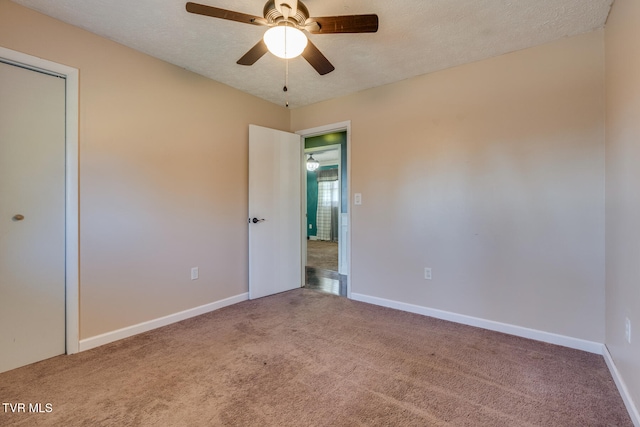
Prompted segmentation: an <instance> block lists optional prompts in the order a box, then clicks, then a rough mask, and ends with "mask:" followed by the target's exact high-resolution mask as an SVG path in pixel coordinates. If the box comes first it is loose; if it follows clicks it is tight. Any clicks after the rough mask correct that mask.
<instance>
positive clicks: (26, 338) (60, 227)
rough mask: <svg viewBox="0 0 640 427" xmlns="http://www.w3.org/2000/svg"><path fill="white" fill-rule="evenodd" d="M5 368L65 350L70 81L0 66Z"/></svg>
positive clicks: (0, 338)
mask: <svg viewBox="0 0 640 427" xmlns="http://www.w3.org/2000/svg"><path fill="white" fill-rule="evenodd" d="M0 349H1V351H0V372H3V371H7V370H10V369H14V368H17V367H20V366H23V365H27V364H29V363H33V362H36V361H39V360H43V359H46V358H49V357H53V356H56V355H59V354H63V353H64V352H65V80H64V79H63V78H60V77H57V76H52V75H49V74H45V73H41V72H38V71H33V70H28V69H25V68H21V67H18V66H15V65H10V64H6V63H0Z"/></svg>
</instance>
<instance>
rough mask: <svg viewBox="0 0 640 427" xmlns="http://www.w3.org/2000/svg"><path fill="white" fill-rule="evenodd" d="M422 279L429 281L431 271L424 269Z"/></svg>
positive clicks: (427, 268)
mask: <svg viewBox="0 0 640 427" xmlns="http://www.w3.org/2000/svg"><path fill="white" fill-rule="evenodd" d="M424 278H425V279H426V280H431V269H430V268H429V267H426V268H425V269H424Z"/></svg>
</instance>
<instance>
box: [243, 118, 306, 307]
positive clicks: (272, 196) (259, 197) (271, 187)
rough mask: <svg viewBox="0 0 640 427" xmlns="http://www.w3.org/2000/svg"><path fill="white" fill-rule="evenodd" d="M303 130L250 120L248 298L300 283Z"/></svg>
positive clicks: (301, 281) (293, 287)
mask: <svg viewBox="0 0 640 427" xmlns="http://www.w3.org/2000/svg"><path fill="white" fill-rule="evenodd" d="M301 164H302V145H301V143H300V136H299V135H296V134H292V133H288V132H282V131H278V130H274V129H268V128H264V127H260V126H255V125H251V126H249V298H250V299H255V298H260V297H264V296H267V295H272V294H276V293H279V292H284V291H288V290H291V289H295V288H299V287H301V286H302V285H303V277H302V257H301V252H300V251H301V245H302V237H301V236H302V218H301V204H300V201H301V181H302V179H301V169H300V168H301Z"/></svg>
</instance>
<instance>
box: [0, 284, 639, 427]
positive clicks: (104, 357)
mask: <svg viewBox="0 0 640 427" xmlns="http://www.w3.org/2000/svg"><path fill="white" fill-rule="evenodd" d="M0 400H1V401H2V402H7V403H18V402H22V403H26V404H28V403H42V404H43V410H44V408H46V406H45V404H46V403H49V404H51V409H52V411H51V412H49V413H46V412H45V413H34V414H29V413H10V412H9V413H7V412H6V410H5V411H2V410H1V409H0V425H2V426H9V425H19V426H38V425H52V426H226V425H228V426H510V427H513V426H545V427H551V426H562V427H567V426H581V427H582V426H631V425H632V424H631V421H630V419H629V417H628V414H627V413H626V411H625V408H624V406H623V402H622V399H621V397H620V395H619V394H618V393H617V391H616V388H615V385H614V383H613V381H612V379H611V376H610V374H609V372H608V370H607V368H606V366H605V363H604V361H603V359H602V357H601V356H598V355H594V354H589V353H584V352H581V351H577V350H572V349H568V348H563V347H558V346H554V345H549V344H544V343H540V342H535V341H530V340H526V339H522V338H518V337H513V336H508V335H504V334H500V333H495V332H490V331H485V330H481V329H476V328H472V327H468V326H463V325H458V324H454V323H449V322H445V321H441V320H436V319H432V318H428V317H423V316H419V315H414V314H410V313H404V312H400V311H395V310H391V309H386V308H381V307H376V306H372V305H368V304H364V303H359V302H355V301H350V300H348V299H346V298H340V297H336V296H332V295H327V294H323V293H319V292H315V291H310V290H306V289H300V290H294V291H291V292H287V293H283V294H279V295H276V296H272V297H267V298H263V299H259V300H254V301H246V302H243V303H240V304H236V305H234V306H231V307H227V308H224V309H221V310H218V311H215V312H212V313H209V314H206V315H203V316H199V317H196V318H193V319H189V320H186V321H183V322H180V323H177V324H173V325H170V326H167V327H164V328H161V329H157V330H154V331H151V332H148V333H145V334H141V335H138V336H135V337H131V338H128V339H125V340H122V341H118V342H115V343H112V344H109V345H106V346H103V347H100V348H96V349H93V350H90V351H86V352H83V353H79V354H76V355H72V356H59V357H55V358H53V359H49V360H46V361H43V362H39V363H36V364H33V365H30V366H26V367H23V368H19V369H16V370H13V371H9V372H6V373H3V374H0Z"/></svg>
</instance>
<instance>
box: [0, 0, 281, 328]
mask: <svg viewBox="0 0 640 427" xmlns="http://www.w3.org/2000/svg"><path fill="white" fill-rule="evenodd" d="M0 46H3V47H6V48H9V49H13V50H17V51H21V52H24V53H27V54H30V55H34V56H38V57H41V58H44V59H48V60H51V61H54V62H58V63H61V64H65V65H69V66H72V67H75V68H78V69H79V70H80V223H81V227H80V236H81V238H80V248H81V249H80V257H81V270H80V280H81V287H80V325H81V338H88V337H92V336H95V335H98V334H101V333H105V332H109V331H113V330H116V329H119V328H122V327H126V326H130V325H134V324H137V323H140V322H144V321H147V320H152V319H156V318H158V317H162V316H165V315H168V314H172V313H176V312H179V311H182V310H186V309H189V308H193V307H197V306H200V305H203V304H207V303H210V302H214V301H219V300H221V299H224V298H227V297H231V296H235V295H238V294H241V293H244V292H247V268H248V266H247V226H246V217H247V157H248V154H247V149H248V148H247V147H248V144H247V139H248V124H249V123H254V124H258V125H262V126H268V127H272V128H277V129H285V130H286V129H288V127H289V112H288V111H287V110H286V109H284V108H281V107H278V106H275V105H274V104H271V103H268V102H266V101H263V100H260V99H258V98H255V97H252V96H249V95H246V94H243V93H241V92H239V91H237V90H234V89H231V88H229V87H227V86H224V85H222V84H219V83H216V82H214V81H211V80H208V79H205V78H203V77H200V76H198V75H195V74H193V73H190V72H187V71H185V70H183V69H181V68H179V67H175V66H172V65H169V64H167V63H165V62H162V61H159V60H157V59H154V58H151V57H149V56H146V55H143V54H141V53H138V52H136V51H134V50H131V49H129V48H126V47H123V46H121V45H119V44H117V43H113V42H110V41H108V40H105V39H103V38H100V37H98V36H95V35H93V34H91V33H88V32H86V31H83V30H81V29H79V28H76V27H72V26H70V25H66V24H64V23H61V22H59V21H56V20H54V19H51V18H48V17H46V16H44V15H40V14H38V13H36V12H33V11H31V10H29V9H26V8H23V7H20V6H18V5H15V4H13V3H11V2H9V1H8V0H0ZM194 266H198V267H199V268H200V279H199V280H197V281H191V280H190V278H189V274H190V268H191V267H194Z"/></svg>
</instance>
